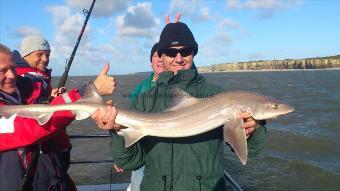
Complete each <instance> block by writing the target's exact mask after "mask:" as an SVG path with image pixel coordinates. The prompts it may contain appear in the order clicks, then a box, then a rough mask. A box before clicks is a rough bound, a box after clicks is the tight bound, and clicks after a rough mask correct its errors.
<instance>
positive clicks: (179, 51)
mask: <svg viewBox="0 0 340 191" xmlns="http://www.w3.org/2000/svg"><path fill="white" fill-rule="evenodd" d="M193 52H194V51H193V49H192V48H190V47H184V46H173V47H170V48H167V49H165V50H163V51H162V62H163V64H164V67H165V70H167V71H170V72H173V73H174V74H175V75H176V74H177V72H178V71H179V70H188V69H190V68H191V66H192V62H193V58H194V55H193Z"/></svg>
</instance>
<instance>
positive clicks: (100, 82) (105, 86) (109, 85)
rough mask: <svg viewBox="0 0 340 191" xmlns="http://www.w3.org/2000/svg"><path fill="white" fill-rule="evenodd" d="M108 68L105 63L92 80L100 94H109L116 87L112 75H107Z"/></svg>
mask: <svg viewBox="0 0 340 191" xmlns="http://www.w3.org/2000/svg"><path fill="white" fill-rule="evenodd" d="M109 69H110V65H109V64H105V66H104V68H103V69H102V71H101V72H100V73H99V75H98V76H97V78H96V79H95V80H94V82H93V84H94V85H95V86H96V88H97V90H98V92H99V94H100V95H110V94H112V93H113V91H114V90H115V88H116V82H115V79H114V77H111V76H108V75H107V72H108V71H109Z"/></svg>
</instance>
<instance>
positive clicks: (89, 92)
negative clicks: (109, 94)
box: [77, 82, 105, 105]
mask: <svg viewBox="0 0 340 191" xmlns="http://www.w3.org/2000/svg"><path fill="white" fill-rule="evenodd" d="M77 102H87V103H99V104H104V105H105V102H104V100H103V98H102V97H101V96H100V94H99V93H98V90H97V88H96V86H95V85H94V84H93V83H92V82H90V83H89V84H88V85H87V87H86V89H85V92H84V95H83V96H82V98H81V99H79V100H78V101H77Z"/></svg>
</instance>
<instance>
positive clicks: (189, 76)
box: [156, 67, 199, 85]
mask: <svg viewBox="0 0 340 191" xmlns="http://www.w3.org/2000/svg"><path fill="white" fill-rule="evenodd" d="M198 76H199V75H198V73H197V69H196V67H192V68H191V69H188V70H180V71H178V72H177V74H176V75H174V73H173V72H169V71H166V72H162V73H161V74H160V75H159V77H158V80H157V81H156V83H157V84H164V85H166V84H167V85H171V84H177V83H181V84H187V83H190V82H192V81H195V80H196V79H197V78H198Z"/></svg>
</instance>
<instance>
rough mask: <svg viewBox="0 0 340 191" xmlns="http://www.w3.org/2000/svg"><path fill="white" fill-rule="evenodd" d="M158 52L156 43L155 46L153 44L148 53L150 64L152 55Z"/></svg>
mask: <svg viewBox="0 0 340 191" xmlns="http://www.w3.org/2000/svg"><path fill="white" fill-rule="evenodd" d="M157 51H158V42H157V43H156V44H154V45H153V46H152V48H151V52H150V62H152V56H153V54H155V52H157Z"/></svg>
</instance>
